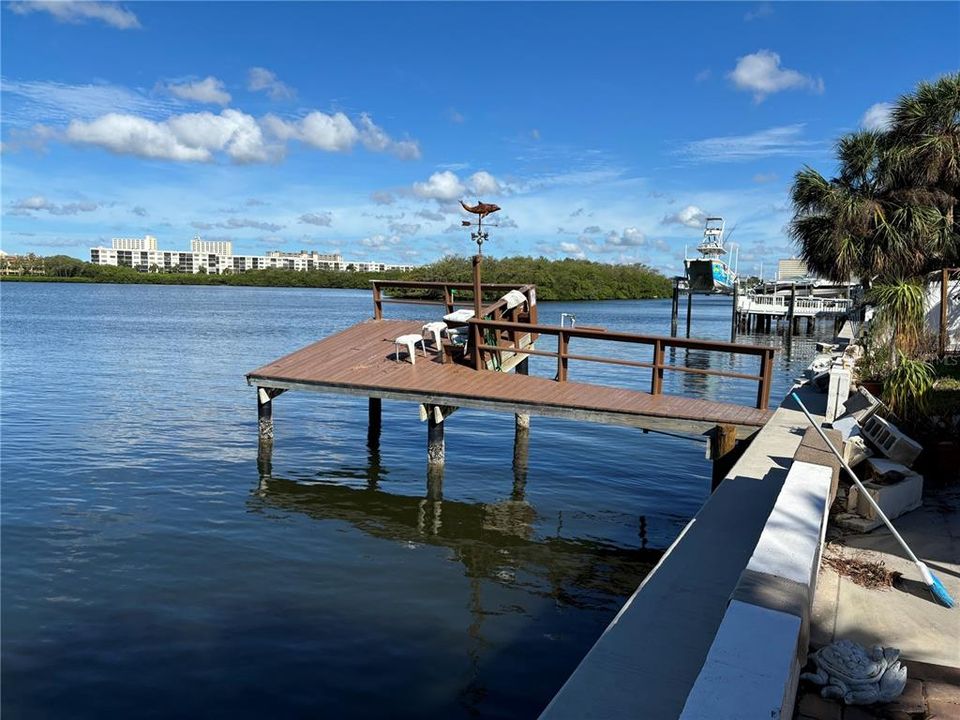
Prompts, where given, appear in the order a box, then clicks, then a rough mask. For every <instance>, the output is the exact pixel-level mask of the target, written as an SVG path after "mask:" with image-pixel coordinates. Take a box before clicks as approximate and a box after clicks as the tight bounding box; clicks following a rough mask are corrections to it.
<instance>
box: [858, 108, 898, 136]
mask: <svg viewBox="0 0 960 720" xmlns="http://www.w3.org/2000/svg"><path fill="white" fill-rule="evenodd" d="M892 113H893V103H888V102H879V103H874V104H873V105H871V106H870V107H869V108H867V111H866V112H865V113H864V114H863V117H862V118H861V119H860V124H861V125H862V126H863V127H864V128H866V129H867V130H889V129H890V121H891V114H892Z"/></svg>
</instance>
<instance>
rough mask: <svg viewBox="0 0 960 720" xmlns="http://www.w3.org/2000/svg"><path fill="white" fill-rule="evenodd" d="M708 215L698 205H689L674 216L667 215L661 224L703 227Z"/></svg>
mask: <svg viewBox="0 0 960 720" xmlns="http://www.w3.org/2000/svg"><path fill="white" fill-rule="evenodd" d="M706 219H707V214H706V213H705V212H704V211H703V210H701V209H700V208H698V207H697V206H696V205H687V206H686V207H685V208H682V209H681V210H678V211H677V212H675V213H674V214H673V215H667V216H665V217H664V218H663V220H661V221H660V222H661V223H662V224H664V225H685V226H686V227H690V228H700V227H703V223H704V222H705V221H706Z"/></svg>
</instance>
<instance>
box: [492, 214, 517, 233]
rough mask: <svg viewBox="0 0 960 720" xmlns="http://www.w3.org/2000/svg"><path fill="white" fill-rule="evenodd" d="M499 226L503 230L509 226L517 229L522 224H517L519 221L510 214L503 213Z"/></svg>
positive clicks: (498, 222)
mask: <svg viewBox="0 0 960 720" xmlns="http://www.w3.org/2000/svg"><path fill="white" fill-rule="evenodd" d="M497 227H498V228H500V229H501V230H506V229H508V228H512V229H517V228H519V227H520V226H519V225H517V221H516V220H514V219H513V218H512V217H510V216H509V215H501V216H500V219H499V220H498V221H497Z"/></svg>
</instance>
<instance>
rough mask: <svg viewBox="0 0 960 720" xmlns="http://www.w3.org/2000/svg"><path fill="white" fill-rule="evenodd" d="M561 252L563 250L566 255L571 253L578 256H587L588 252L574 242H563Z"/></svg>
mask: <svg viewBox="0 0 960 720" xmlns="http://www.w3.org/2000/svg"><path fill="white" fill-rule="evenodd" d="M560 252H562V253H563V254H564V255H570V256H572V257H576V258H585V257H586V253H584V252H583V248H581V247H580V246H579V245H578V244H577V243H572V242H561V243H560Z"/></svg>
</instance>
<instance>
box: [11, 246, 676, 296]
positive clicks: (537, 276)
mask: <svg viewBox="0 0 960 720" xmlns="http://www.w3.org/2000/svg"><path fill="white" fill-rule="evenodd" d="M45 267H46V271H47V274H46V275H45V276H32V277H29V279H31V280H46V281H67V282H71V281H72V282H102V283H124V284H158V285H234V286H257V287H314V288H362V289H367V288H369V287H370V281H371V280H386V279H391V280H438V281H444V280H445V281H450V282H471V281H472V264H471V261H470V259H469V258H464V257H447V258H444V259H442V260H438V261H437V262H435V263H432V264H430V265H423V266H421V267H418V268H415V269H414V270H412V271H409V272H405V273H366V272H358V271H351V272H341V271H335V270H312V271H305V272H298V271H294V270H248V271H246V272H230V273H224V274H221V275H212V274H194V273H181V272H170V273H167V272H149V273H145V272H139V271H137V270H134V269H132V268H126V267H113V266H109V265H94V264H93V263H89V262H84V261H82V260H77V259H76V258H71V257H67V256H64V255H58V256H54V257H50V258H46V259H45ZM4 279H5V280H15V279H28V276H26V275H25V276H23V277H22V278H16V277H10V278H4ZM482 279H483V281H484V282H487V283H511V284H516V285H518V286H519V285H523V284H526V283H534V284H536V285H537V291H538V296H539V297H540V299H542V300H614V299H618V300H634V299H644V298H659V297H669V296H670V293H671V290H672V286H671V284H670V281H669V280H668V279H667V278H666V277H664V276H663V275H661V274H660V273H658V272H655V271H653V270H651V269H650V268H648V267H646V266H644V265H608V264H604V263H595V262H589V261H587V260H572V259H568V260H559V261H558V260H548V259H546V258H530V257H512V258H503V259H494V258H484V260H483V265H482Z"/></svg>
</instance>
